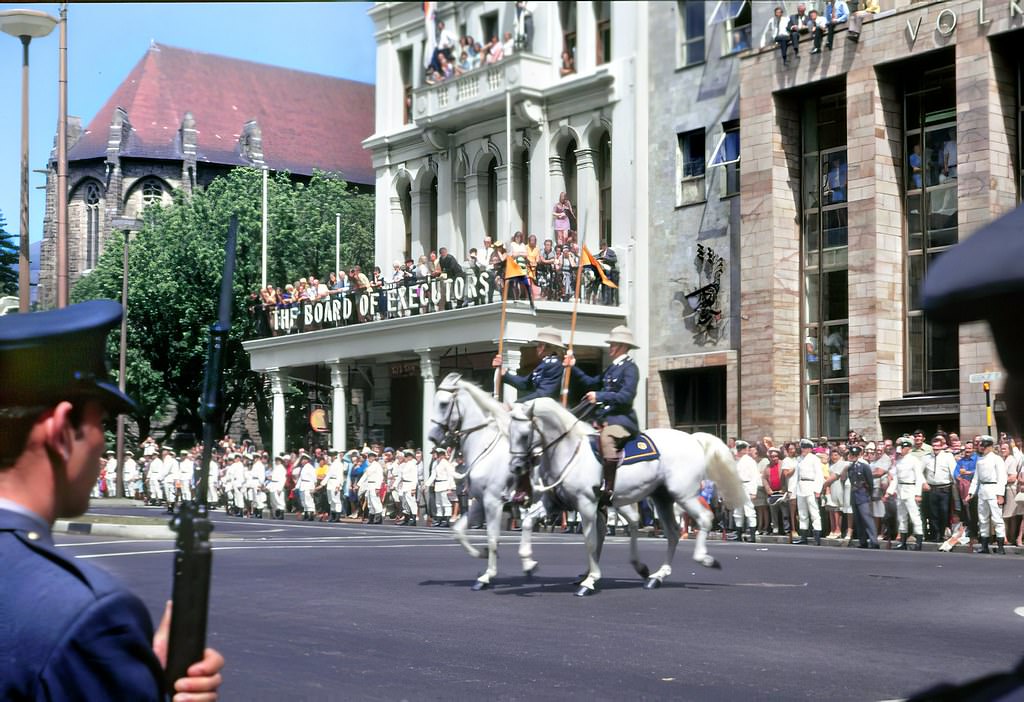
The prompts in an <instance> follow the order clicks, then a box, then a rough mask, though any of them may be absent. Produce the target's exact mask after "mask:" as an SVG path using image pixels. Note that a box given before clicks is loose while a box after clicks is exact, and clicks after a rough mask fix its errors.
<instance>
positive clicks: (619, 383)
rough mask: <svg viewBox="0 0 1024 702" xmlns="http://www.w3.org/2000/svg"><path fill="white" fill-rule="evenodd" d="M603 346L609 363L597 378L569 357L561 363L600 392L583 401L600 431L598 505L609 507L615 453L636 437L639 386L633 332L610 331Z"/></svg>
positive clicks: (615, 460)
mask: <svg viewBox="0 0 1024 702" xmlns="http://www.w3.org/2000/svg"><path fill="white" fill-rule="evenodd" d="M607 344H608V355H609V356H610V357H611V359H612V362H611V364H610V365H609V366H608V367H607V368H605V370H604V372H603V373H601V375H598V376H589V375H587V374H586V373H584V372H583V371H581V370H580V369H579V368H577V367H576V358H575V356H573V355H572V353H569V354H568V355H567V356H566V359H565V363H566V365H569V366H572V374H573V376H574V377H575V378H576V379H577V380H578V381H580V382H581V383H583V384H584V385H585V386H587V387H590V388H600V390H591V391H589V392H588V393H587V394H586V395H584V399H585V400H586V401H587V402H590V403H591V404H596V405H598V407H597V411H596V413H595V421H596V422H597V424H598V426H599V427H600V428H601V435H600V438H599V439H598V442H599V444H600V448H601V462H602V464H603V466H604V485H603V486H602V488H601V504H602V505H609V504H611V500H612V491H613V489H614V487H615V469H616V468H618V466H619V449H620V448H621V447H622V446H623V445H625V444H626V442H628V441H629V440H630V439H632V438H633V437H635V436H636V435H637V434H639V433H640V426H639V420H638V419H637V416H636V411H635V410H634V409H633V400H635V399H636V393H637V387H638V386H639V384H640V369H639V368H637V365H636V363H635V362H634V361H633V359H632V358H630V356H629V351H630V349H635V348H639V346H637V344H636V342H635V341H633V332H631V331H630V330H629V327H626V326H618V327H615V328H614V329H612V331H611V333H610V334H609V335H608V341H607Z"/></svg>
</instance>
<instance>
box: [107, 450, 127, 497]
mask: <svg viewBox="0 0 1024 702" xmlns="http://www.w3.org/2000/svg"><path fill="white" fill-rule="evenodd" d="M103 468H104V474H103V478H104V480H106V481H107V497H117V456H116V455H115V454H114V452H113V451H107V463H106V465H105V466H104V467H103ZM127 487H128V486H127V484H126V485H125V493H127V492H128V490H127Z"/></svg>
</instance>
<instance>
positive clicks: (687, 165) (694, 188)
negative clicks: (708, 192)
mask: <svg viewBox="0 0 1024 702" xmlns="http://www.w3.org/2000/svg"><path fill="white" fill-rule="evenodd" d="M676 138H677V142H676V143H677V150H676V164H677V165H676V171H677V173H678V176H679V177H678V178H677V182H678V183H679V190H678V191H677V196H678V197H677V200H676V201H677V203H678V204H679V205H680V206H682V205H692V204H694V203H697V202H704V199H705V195H704V130H703V129H695V130H693V131H692V132H683V133H682V134H678V135H677V137H676Z"/></svg>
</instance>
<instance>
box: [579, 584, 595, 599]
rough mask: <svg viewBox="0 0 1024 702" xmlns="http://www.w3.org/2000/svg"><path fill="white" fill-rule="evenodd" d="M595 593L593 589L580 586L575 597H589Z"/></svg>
mask: <svg viewBox="0 0 1024 702" xmlns="http://www.w3.org/2000/svg"><path fill="white" fill-rule="evenodd" d="M595 592H597V591H596V590H595V589H593V588H590V587H583V586H580V589H579V590H577V591H576V597H589V596H590V595H593V594H594V593H595Z"/></svg>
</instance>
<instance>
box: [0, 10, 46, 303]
mask: <svg viewBox="0 0 1024 702" xmlns="http://www.w3.org/2000/svg"><path fill="white" fill-rule="evenodd" d="M56 25H57V18H55V17H52V16H50V15H48V14H46V13H45V12H40V11H38V10H5V11H3V12H0V31H2V32H4V33H5V34H10V35H11V36H14V37H18V39H20V40H21V222H20V228H21V231H20V233H19V237H18V239H19V246H18V311H19V312H28V310H29V302H30V292H29V285H30V282H29V260H28V45H29V42H31V41H32V39H33V38H35V37H45V36H46V35H47V34H49V33H50V32H52V31H53V28H54V27H55V26H56Z"/></svg>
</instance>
